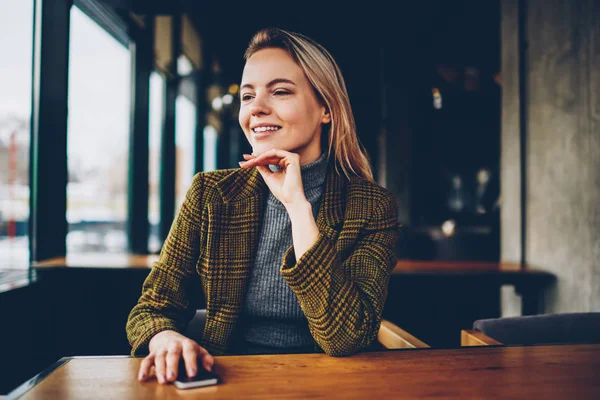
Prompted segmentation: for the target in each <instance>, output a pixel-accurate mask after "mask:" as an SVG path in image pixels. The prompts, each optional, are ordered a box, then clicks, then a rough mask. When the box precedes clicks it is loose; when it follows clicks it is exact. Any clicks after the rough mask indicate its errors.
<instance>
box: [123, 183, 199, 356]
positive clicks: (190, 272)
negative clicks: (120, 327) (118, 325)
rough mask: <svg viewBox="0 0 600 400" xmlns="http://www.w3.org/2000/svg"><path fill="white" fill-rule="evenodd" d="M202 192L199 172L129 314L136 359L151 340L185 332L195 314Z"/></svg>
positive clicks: (130, 340)
mask: <svg viewBox="0 0 600 400" xmlns="http://www.w3.org/2000/svg"><path fill="white" fill-rule="evenodd" d="M201 193H202V174H201V173H199V174H197V175H196V176H195V177H194V180H193V182H192V185H191V187H190V189H189V190H188V192H187V194H186V198H185V200H184V202H183V204H182V205H181V208H180V209H179V212H178V214H177V217H176V218H175V220H174V221H173V224H172V225H171V230H170V231H169V235H168V237H167V239H166V240H165V242H164V244H163V248H162V250H161V252H160V256H159V259H158V261H156V262H155V263H154V265H153V267H152V270H151V272H150V274H149V275H148V277H147V278H146V280H145V281H144V284H143V286H142V295H141V297H140V298H139V300H138V303H137V305H135V306H134V307H133V309H132V310H131V312H130V314H129V318H128V320H127V325H126V331H127V338H128V340H129V344H130V345H131V347H132V350H131V355H132V356H136V355H140V354H144V353H147V352H148V343H149V342H150V339H152V337H153V336H154V335H156V334H157V333H159V332H161V331H164V330H174V331H177V332H182V331H184V330H185V329H186V327H187V324H188V323H189V321H190V319H191V318H192V317H193V315H194V313H195V309H194V307H192V305H194V302H193V301H192V299H193V297H194V296H195V295H196V294H195V293H193V292H194V288H195V287H197V286H198V285H196V284H197V280H198V279H200V278H199V277H198V275H197V274H196V272H195V266H196V262H197V260H198V257H199V234H200V216H201Z"/></svg>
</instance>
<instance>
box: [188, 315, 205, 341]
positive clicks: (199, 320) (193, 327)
mask: <svg viewBox="0 0 600 400" xmlns="http://www.w3.org/2000/svg"><path fill="white" fill-rule="evenodd" d="M204 325H206V310H196V315H194V318H192V320H191V321H190V323H189V324H188V327H187V329H186V331H185V332H184V335H185V336H187V337H188V338H190V339H192V340H195V341H196V342H199V341H200V339H202V335H204Z"/></svg>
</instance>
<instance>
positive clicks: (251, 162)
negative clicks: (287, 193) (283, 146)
mask: <svg viewBox="0 0 600 400" xmlns="http://www.w3.org/2000/svg"><path fill="white" fill-rule="evenodd" d="M243 157H244V159H245V160H246V161H241V162H240V163H239V164H240V167H242V168H252V167H254V166H257V165H269V164H271V165H279V166H280V167H282V168H285V167H287V166H288V165H290V164H292V163H295V162H297V163H298V164H299V160H300V156H299V155H298V154H296V153H290V152H289V151H285V150H279V149H272V150H269V151H265V152H264V153H262V154H260V155H258V156H254V155H251V154H244V155H243Z"/></svg>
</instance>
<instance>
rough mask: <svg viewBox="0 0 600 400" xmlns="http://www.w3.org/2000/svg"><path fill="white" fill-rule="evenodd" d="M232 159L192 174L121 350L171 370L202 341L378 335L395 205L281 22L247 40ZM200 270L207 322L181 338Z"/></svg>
mask: <svg viewBox="0 0 600 400" xmlns="http://www.w3.org/2000/svg"><path fill="white" fill-rule="evenodd" d="M245 59H246V64H245V67H244V72H243V76H242V82H241V86H240V100H241V108H240V112H239V123H240V126H241V127H242V129H243V131H244V133H245V135H246V138H247V139H248V141H249V143H250V144H251V145H252V149H253V153H252V154H248V155H244V159H245V160H244V161H241V162H240V166H241V168H240V169H235V170H221V171H213V172H206V173H199V174H197V175H196V176H195V177H194V180H193V183H192V186H191V187H190V189H189V191H188V193H187V196H186V199H185V201H184V203H183V205H182V206H181V209H180V211H179V213H178V215H177V218H176V219H175V221H174V223H173V226H172V228H171V231H170V233H169V236H168V238H167V240H166V241H165V244H164V246H163V249H162V251H161V254H160V258H159V260H158V261H157V262H156V263H155V264H154V267H153V269H152V271H151V273H150V275H149V276H148V278H147V280H146V281H145V283H144V286H143V290H142V296H141V298H140V300H139V303H138V304H137V305H136V306H135V307H134V308H133V310H132V311H131V314H130V316H129V320H128V322H127V334H128V337H129V341H130V343H131V345H132V348H133V349H132V354H133V355H138V354H141V353H144V354H145V353H149V355H148V356H147V357H146V358H145V359H144V360H143V362H142V365H141V367H140V375H139V378H140V380H144V379H146V378H147V377H148V375H149V374H150V370H151V368H152V366H154V368H155V372H156V376H157V379H158V381H159V382H161V383H166V382H171V381H173V380H174V379H175V377H176V375H177V372H178V371H177V369H178V362H179V360H180V359H181V358H183V361H184V363H185V367H186V370H187V373H188V375H190V376H191V375H194V374H195V373H196V372H197V370H196V368H197V362H199V365H203V366H204V367H205V368H207V369H210V368H211V367H212V364H213V363H214V359H213V357H212V355H211V354H232V353H235V354H239V353H242V354H256V353H273V352H276V353H283V352H288V353H289V352H307V351H324V352H325V353H327V354H329V355H332V356H344V355H350V354H353V353H355V352H357V351H360V350H361V349H364V348H365V347H367V346H369V345H370V344H371V343H372V342H373V341H374V340H375V339H376V337H377V332H378V329H379V325H380V321H381V313H382V310H383V306H384V303H385V299H386V297H387V285H388V280H389V276H390V272H391V270H392V268H393V266H394V262H395V255H394V244H395V240H396V237H397V227H398V223H397V208H396V202H395V200H394V198H393V197H392V196H391V195H390V193H388V192H387V191H386V190H385V189H383V188H381V187H379V186H377V185H376V184H375V183H374V182H373V177H372V173H371V168H370V166H369V163H368V161H367V158H366V156H365V154H364V153H363V151H362V150H361V147H360V145H359V143H358V139H357V135H356V130H355V124H354V117H353V115H352V110H351V108H350V102H349V99H348V94H347V92H346V87H345V83H344V79H343V78H342V74H341V72H340V69H339V68H338V66H337V65H336V63H335V61H334V60H333V58H332V57H331V55H330V54H329V52H328V51H327V50H325V49H324V48H323V47H322V46H321V45H319V44H317V43H315V42H314V41H312V40H310V39H308V38H306V37H305V36H302V35H299V34H294V33H290V32H286V31H283V30H279V29H267V30H263V31H260V32H258V33H257V34H256V35H255V36H254V38H253V39H252V41H251V42H250V45H249V47H248V49H247V51H246V54H245ZM198 281H199V282H200V283H201V286H202V289H203V294H204V296H205V300H206V325H205V328H204V333H203V336H202V339H201V340H200V341H199V343H197V342H195V341H193V340H192V339H189V338H187V337H185V336H184V335H183V334H182V333H183V332H185V329H186V327H187V324H188V322H189V320H190V319H191V318H192V317H193V315H194V313H195V311H196V310H195V304H194V303H193V301H192V298H193V297H194V296H197V293H196V292H197V290H194V287H195V286H194V285H195V283H197V282H198Z"/></svg>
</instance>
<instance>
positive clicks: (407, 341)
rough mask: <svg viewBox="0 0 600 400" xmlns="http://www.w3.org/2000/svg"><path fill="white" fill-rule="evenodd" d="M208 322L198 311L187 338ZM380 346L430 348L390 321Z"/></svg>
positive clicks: (381, 332) (381, 333)
mask: <svg viewBox="0 0 600 400" xmlns="http://www.w3.org/2000/svg"><path fill="white" fill-rule="evenodd" d="M205 322H206V310H198V311H196V316H195V317H194V318H193V319H192V320H191V321H190V323H189V325H188V329H187V331H186V333H185V334H186V336H188V337H190V338H200V337H202V332H204V323H205ZM377 340H378V342H379V344H380V345H381V346H382V347H383V348H385V349H415V348H428V347H429V346H428V345H427V344H425V343H423V342H422V341H420V340H419V339H417V338H416V337H414V336H413V335H411V334H410V333H408V332H406V331H405V330H403V329H401V328H400V327H398V326H396V325H394V324H393V323H391V322H390V321H387V320H385V319H384V320H381V326H380V328H379V332H378V334H377Z"/></svg>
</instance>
